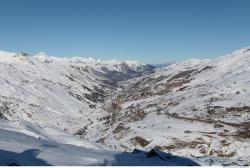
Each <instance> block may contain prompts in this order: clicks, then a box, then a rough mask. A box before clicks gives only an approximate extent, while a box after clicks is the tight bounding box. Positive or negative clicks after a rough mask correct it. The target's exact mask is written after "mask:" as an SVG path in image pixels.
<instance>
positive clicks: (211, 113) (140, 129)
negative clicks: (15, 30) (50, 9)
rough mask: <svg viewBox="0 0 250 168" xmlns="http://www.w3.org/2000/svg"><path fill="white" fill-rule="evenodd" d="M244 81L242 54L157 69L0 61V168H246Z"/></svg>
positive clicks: (249, 73)
mask: <svg viewBox="0 0 250 168" xmlns="http://www.w3.org/2000/svg"><path fill="white" fill-rule="evenodd" d="M249 77H250V47H246V48H243V49H240V50H238V51H235V52H233V53H231V54H228V55H226V56H223V57H219V58H217V59H211V60H200V59H193V60H188V61H185V62H180V63H176V64H172V65H170V66H167V67H164V68H159V69H154V68H153V67H152V66H150V65H146V64H141V63H138V62H136V61H117V60H112V61H102V60H95V59H93V58H79V57H74V58H57V57H51V56H47V55H46V54H44V53H39V54H37V55H34V56H30V55H29V54H27V53H9V52H0V121H1V122H0V134H1V137H0V165H224V166H229V165H240V166H242V165H249V164H250V155H249V153H250V101H249V100H250V78H249ZM135 148H137V149H136V150H135ZM69 151H70V152H69ZM132 151H133V152H132ZM173 155H174V156H173Z"/></svg>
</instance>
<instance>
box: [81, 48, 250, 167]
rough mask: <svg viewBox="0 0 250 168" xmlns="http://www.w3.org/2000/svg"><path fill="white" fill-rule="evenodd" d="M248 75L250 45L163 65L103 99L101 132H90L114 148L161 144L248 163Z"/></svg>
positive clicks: (173, 149) (166, 148)
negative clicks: (225, 53)
mask: <svg viewBox="0 0 250 168" xmlns="http://www.w3.org/2000/svg"><path fill="white" fill-rule="evenodd" d="M249 77H250V47H247V48H243V49H241V50H238V51H235V52H233V53H232V54H228V55H226V56H223V57H219V58H217V59H213V60H199V59H193V60H189V61H185V62H181V63H177V64H173V65H171V66H169V67H166V68H162V69H160V70H157V71H156V72H155V73H153V74H150V75H145V76H142V77H140V78H138V79H137V80H130V81H129V82H126V83H124V85H126V87H125V89H124V90H122V91H120V93H117V94H116V95H114V96H112V97H111V99H110V100H108V101H106V102H105V103H104V106H103V109H104V110H102V111H103V112H102V114H103V117H102V118H101V119H99V120H98V121H99V122H100V123H99V128H100V129H102V134H98V135H99V136H96V134H93V131H94V130H93V129H91V128H89V129H90V130H91V131H90V133H88V134H87V136H89V139H93V138H95V139H96V141H97V142H99V143H102V144H105V145H106V146H109V147H110V148H112V149H118V150H132V149H133V148H134V147H141V148H152V147H155V146H158V147H160V148H161V149H162V150H164V151H166V152H171V153H175V154H179V155H183V156H194V157H199V158H200V157H203V158H205V157H207V156H213V157H217V160H218V158H222V159H221V160H220V161H221V162H223V164H225V165H227V161H228V160H230V159H232V160H231V163H232V164H236V162H237V164H240V163H239V162H238V161H239V160H240V161H242V164H249V160H250V155H249V153H250V143H249V142H250V141H249V140H250V134H249V133H250V104H249V103H250V101H249V100H250V78H249ZM100 111H101V110H100ZM100 113H101V112H100ZM98 121H96V122H98ZM93 135H94V136H93ZM85 137H86V136H85ZM215 162H216V161H215ZM246 162H247V163H246Z"/></svg>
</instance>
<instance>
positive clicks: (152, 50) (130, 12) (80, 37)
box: [0, 0, 250, 63]
mask: <svg viewBox="0 0 250 168" xmlns="http://www.w3.org/2000/svg"><path fill="white" fill-rule="evenodd" d="M249 8H250V1H249V0H0V50H7V51H15V52H19V51H26V52H30V53H33V54H34V53H37V52H41V51H43V52H46V53H48V54H49V55H55V56H84V57H88V56H91V57H95V58H100V59H133V60H138V61H142V62H145V63H164V62H168V61H181V60H186V59H190V58H214V57H217V56H220V55H224V54H227V53H229V52H231V51H233V50H235V49H239V48H241V47H245V46H248V45H250V10H249Z"/></svg>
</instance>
